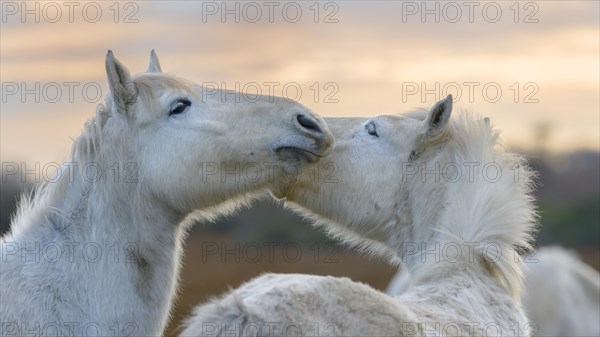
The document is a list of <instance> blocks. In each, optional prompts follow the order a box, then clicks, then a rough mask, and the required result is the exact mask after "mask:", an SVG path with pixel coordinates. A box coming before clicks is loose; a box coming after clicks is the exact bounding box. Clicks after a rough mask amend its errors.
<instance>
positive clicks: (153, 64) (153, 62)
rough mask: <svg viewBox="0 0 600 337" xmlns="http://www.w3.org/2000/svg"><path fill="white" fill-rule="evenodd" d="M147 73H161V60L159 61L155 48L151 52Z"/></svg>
mask: <svg viewBox="0 0 600 337" xmlns="http://www.w3.org/2000/svg"><path fill="white" fill-rule="evenodd" d="M146 72H147V73H161V72H162V70H161V68H160V62H158V56H156V52H155V51H154V49H152V51H151V52H150V64H149V65H148V69H147V70H146Z"/></svg>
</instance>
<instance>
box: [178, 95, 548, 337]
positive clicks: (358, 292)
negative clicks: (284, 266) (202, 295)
mask: <svg viewBox="0 0 600 337" xmlns="http://www.w3.org/2000/svg"><path fill="white" fill-rule="evenodd" d="M451 107H452V101H451V97H448V98H446V99H445V100H443V101H440V102H438V103H437V104H436V105H435V106H434V107H433V108H432V109H431V111H430V112H429V113H428V114H427V113H411V114H407V115H404V116H381V117H377V118H373V119H356V118H346V119H329V120H327V123H328V125H329V127H330V129H331V130H332V132H333V133H334V136H335V139H336V146H335V149H334V151H333V152H332V154H331V155H330V156H329V158H328V159H329V160H330V161H331V163H333V165H335V166H336V167H338V168H339V171H338V172H337V174H336V176H335V177H334V178H335V179H336V180H337V183H329V184H328V183H320V184H315V183H314V182H313V181H314V179H312V177H308V176H302V178H301V179H300V181H299V182H298V183H297V184H295V185H293V186H291V187H290V188H289V189H288V190H287V204H288V205H289V206H291V207H293V208H294V209H297V210H299V211H301V212H302V214H305V215H306V216H308V217H309V218H311V219H314V220H315V222H316V223H317V224H320V225H322V226H323V227H324V228H325V229H326V230H327V231H328V232H329V233H331V234H333V235H334V236H336V237H339V238H341V239H342V240H344V241H346V242H349V243H350V244H353V245H355V246H358V247H361V248H362V249H363V250H364V251H367V252H370V253H372V254H377V255H384V256H387V257H389V258H391V259H392V260H394V261H399V262H400V263H403V264H404V267H405V268H407V269H409V270H410V272H411V274H412V275H413V277H412V286H411V287H410V289H409V290H408V291H406V292H405V293H403V294H402V295H401V296H399V297H397V298H393V297H390V296H388V295H386V294H384V293H382V292H379V291H376V290H374V289H372V288H370V287H368V286H366V285H363V284H360V283H355V282H352V281H350V280H349V279H346V278H335V277H321V276H311V275H294V274H288V275H285V274H283V275H275V274H267V275H263V276H260V277H258V278H256V279H254V280H252V281H250V282H248V283H246V284H244V285H242V286H241V287H240V288H238V289H236V290H233V291H231V292H229V293H228V294H225V295H224V296H222V297H221V298H218V299H215V300H213V301H211V302H209V303H207V304H204V305H201V306H199V307H197V308H196V309H195V311H194V314H193V316H192V317H191V318H189V319H188V321H187V322H186V328H185V330H184V331H183V333H182V335H184V336H198V335H202V336H215V335H217V336H225V335H227V336H230V335H242V336H251V335H258V336H271V335H275V336H281V335H284V336H285V335H292V334H297V333H300V335H305V336H315V335H324V336H332V335H335V336H414V335H419V336H422V335H426V334H427V335H429V336H431V335H435V336H442V335H445V336H450V335H457V336H482V335H483V336H487V335H496V334H498V335H509V334H510V335H524V334H526V333H528V332H529V328H530V327H529V326H528V323H527V319H526V317H525V315H524V313H523V311H522V309H521V305H520V300H519V294H520V290H521V273H522V266H521V261H520V260H519V259H518V254H516V253H515V250H514V249H513V247H520V248H523V249H526V248H529V247H530V245H529V242H530V241H531V239H532V238H531V232H532V231H533V229H534V228H535V226H536V219H537V216H536V212H535V210H534V206H533V199H532V197H531V194H530V192H531V186H532V183H531V179H532V173H531V172H530V171H529V170H528V168H527V167H526V166H525V165H524V161H523V159H522V158H521V157H519V156H518V155H515V154H511V153H506V152H504V151H503V150H502V148H501V147H500V146H499V138H498V137H499V136H498V132H497V131H494V130H493V129H492V128H491V127H490V126H488V125H487V123H486V122H485V121H484V120H481V119H477V118H474V117H473V116H471V115H469V114H463V115H461V116H459V117H458V118H454V119H450V113H451ZM321 163H323V162H321ZM319 166H320V167H323V168H325V167H326V166H327V165H326V164H325V165H321V164H319ZM329 169H330V168H329ZM519 250H520V249H519Z"/></svg>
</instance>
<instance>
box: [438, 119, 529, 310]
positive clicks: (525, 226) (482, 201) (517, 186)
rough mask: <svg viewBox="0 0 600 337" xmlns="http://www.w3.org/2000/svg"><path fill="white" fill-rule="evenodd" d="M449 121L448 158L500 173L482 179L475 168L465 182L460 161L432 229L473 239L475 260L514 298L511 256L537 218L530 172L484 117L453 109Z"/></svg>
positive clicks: (517, 268)
mask: <svg viewBox="0 0 600 337" xmlns="http://www.w3.org/2000/svg"><path fill="white" fill-rule="evenodd" d="M450 121H451V123H450V128H449V133H450V134H451V137H450V140H449V141H448V143H447V145H446V146H447V147H448V151H445V152H446V153H448V154H449V156H450V158H449V162H451V163H457V164H461V165H462V164H465V163H478V165H479V167H480V168H481V167H485V166H486V165H488V166H489V167H491V166H494V168H495V169H498V168H499V169H500V170H499V172H500V175H499V176H498V177H487V178H486V177H484V174H485V172H483V171H482V170H479V171H478V172H477V171H476V172H477V173H475V174H474V175H473V180H472V181H469V179H470V178H469V179H467V178H466V177H465V173H466V172H465V171H466V169H465V168H464V165H463V167H461V168H462V169H463V172H462V173H463V176H462V178H461V179H459V180H458V182H456V183H452V182H449V183H448V184H447V191H446V200H447V205H446V207H447V209H448V211H447V212H444V213H443V214H442V217H441V226H439V227H438V228H436V230H437V231H439V232H440V234H441V237H442V238H444V236H445V238H447V239H449V240H450V241H454V242H456V241H457V240H459V242H462V243H476V244H478V245H477V246H476V247H475V248H474V252H475V254H476V256H478V257H479V258H480V260H481V261H480V262H482V263H483V265H484V267H486V269H488V271H489V272H490V273H491V274H492V275H495V276H496V277H497V278H498V279H499V281H500V283H501V284H503V286H504V287H506V288H507V290H508V291H509V293H511V294H512V295H513V296H514V297H515V298H518V297H519V294H520V292H521V288H522V282H523V281H522V279H523V275H522V273H523V272H522V268H521V263H522V261H521V259H520V258H519V259H515V257H518V255H521V254H523V253H526V252H529V251H531V250H532V242H533V241H534V238H533V234H534V232H535V230H536V227H537V223H538V215H537V212H536V207H535V205H534V198H533V196H532V191H533V188H534V186H535V183H534V182H535V178H536V174H535V173H534V171H532V169H531V168H530V167H529V166H528V165H527V162H526V160H525V158H524V157H523V156H521V155H518V154H515V153H510V152H506V151H504V149H503V146H502V143H501V140H500V132H499V131H498V130H496V129H494V128H493V127H491V126H490V125H489V121H486V120H484V119H482V118H480V117H478V116H476V115H474V114H472V113H462V114H459V115H458V116H457V117H455V118H452V119H451V120H450ZM492 172H495V170H492ZM490 176H491V174H490ZM492 178H493V179H492ZM492 245H494V246H495V247H496V248H500V251H499V252H498V253H499V254H494V255H493V258H492V257H490V253H489V251H487V250H488V248H489V247H491V246H492ZM517 261H518V262H517Z"/></svg>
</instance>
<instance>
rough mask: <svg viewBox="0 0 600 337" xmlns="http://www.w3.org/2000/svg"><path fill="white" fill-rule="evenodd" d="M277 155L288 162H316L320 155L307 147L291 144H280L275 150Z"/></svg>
mask: <svg viewBox="0 0 600 337" xmlns="http://www.w3.org/2000/svg"><path fill="white" fill-rule="evenodd" d="M275 152H277V154H278V155H279V157H280V158H281V159H282V160H283V161H285V162H286V163H289V164H297V163H302V162H305V163H311V164H312V163H316V162H317V161H319V159H321V156H319V155H317V154H316V153H314V152H311V151H309V150H307V149H303V148H299V147H293V146H282V147H279V148H277V149H276V150H275Z"/></svg>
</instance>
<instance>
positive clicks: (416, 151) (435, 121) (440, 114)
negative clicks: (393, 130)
mask: <svg viewBox="0 0 600 337" xmlns="http://www.w3.org/2000/svg"><path fill="white" fill-rule="evenodd" d="M451 113H452V95H448V97H446V98H444V99H443V100H441V101H439V102H437V103H435V105H434V106H433V107H432V108H431V110H429V115H428V116H427V119H425V122H424V125H423V131H422V132H421V133H419V135H418V136H417V138H416V140H415V145H414V147H413V149H412V151H411V153H410V157H409V160H410V161H413V160H416V159H418V158H419V157H421V155H422V154H423V153H425V152H426V151H427V149H428V148H429V147H431V146H434V145H436V144H437V145H440V144H444V143H445V142H446V140H447V139H448V137H445V136H444V135H446V134H447V133H446V132H444V131H446V128H447V126H448V121H449V120H450V114H451Z"/></svg>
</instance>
